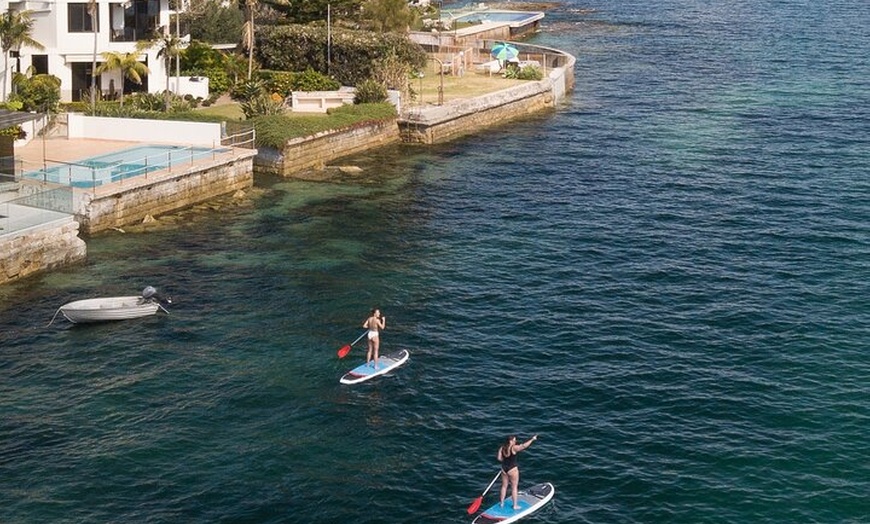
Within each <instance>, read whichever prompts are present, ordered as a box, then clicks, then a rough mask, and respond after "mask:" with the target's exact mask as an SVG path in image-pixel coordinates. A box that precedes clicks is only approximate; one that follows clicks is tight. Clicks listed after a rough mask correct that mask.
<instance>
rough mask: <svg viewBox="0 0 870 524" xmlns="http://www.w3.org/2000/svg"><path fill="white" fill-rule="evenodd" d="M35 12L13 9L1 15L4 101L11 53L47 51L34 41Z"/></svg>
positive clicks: (0, 35) (0, 34) (0, 46)
mask: <svg viewBox="0 0 870 524" xmlns="http://www.w3.org/2000/svg"><path fill="white" fill-rule="evenodd" d="M32 15H33V11H21V12H18V13H16V12H13V11H12V10H11V9H10V10H9V11H6V12H5V13H3V14H2V15H0V49H2V50H3V100H4V101H5V100H6V85H7V84H8V83H9V78H8V76H9V51H12V50H13V49H20V48H21V47H22V46H30V47H33V48H35V49H45V46H43V45H42V44H40V43H39V42H37V41H36V40H34V39H33V18H32Z"/></svg>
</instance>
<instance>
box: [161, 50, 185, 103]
mask: <svg viewBox="0 0 870 524" xmlns="http://www.w3.org/2000/svg"><path fill="white" fill-rule="evenodd" d="M181 43H182V42H181V39H180V38H178V36H176V35H172V34H168V35H163V37H161V38H160V39H159V40H157V45H158V46H159V47H160V50H159V51H157V56H158V57H160V58H163V60H164V62H165V63H166V91H165V92H164V93H163V100H164V105H165V109H164V110H165V111H166V112H167V113H168V112H169V101H170V98H171V97H170V92H169V76H170V75H171V74H172V73H171V69H172V59H173V58H174V59H175V60H176V61H177V60H179V59H180V55H181ZM176 82H178V79H177V78H176Z"/></svg>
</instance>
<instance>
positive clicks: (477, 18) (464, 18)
mask: <svg viewBox="0 0 870 524" xmlns="http://www.w3.org/2000/svg"><path fill="white" fill-rule="evenodd" d="M543 15H544V14H543V13H533V12H526V11H476V12H473V13H468V14H465V15H460V16H457V17H456V18H454V20H455V21H456V22H465V23H483V22H513V23H516V22H526V23H529V22H533V21H534V20H537V19H539V18H543Z"/></svg>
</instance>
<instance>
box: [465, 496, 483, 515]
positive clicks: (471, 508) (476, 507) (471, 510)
mask: <svg viewBox="0 0 870 524" xmlns="http://www.w3.org/2000/svg"><path fill="white" fill-rule="evenodd" d="M481 502H483V497H477V498H476V499H474V502H472V503H471V505H470V506H468V510H467V511H468V514H469V515H471V514H472V513H474V512H475V511H477V510H479V509H480V503H481Z"/></svg>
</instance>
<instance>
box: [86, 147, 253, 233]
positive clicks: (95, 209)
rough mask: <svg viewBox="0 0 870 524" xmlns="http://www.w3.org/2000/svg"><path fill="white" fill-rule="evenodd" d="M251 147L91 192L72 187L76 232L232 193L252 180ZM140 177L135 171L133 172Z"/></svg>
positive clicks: (105, 227)
mask: <svg viewBox="0 0 870 524" xmlns="http://www.w3.org/2000/svg"><path fill="white" fill-rule="evenodd" d="M255 154H256V150H247V151H246V152H242V153H239V152H238V150H237V152H236V153H235V158H233V159H223V160H219V161H216V162H207V163H205V164H203V163H201V162H198V163H195V164H193V165H191V166H188V167H187V168H185V169H181V170H177V171H175V172H172V173H162V174H159V175H156V176H152V175H150V174H149V175H148V176H149V178H148V179H144V180H135V182H132V180H133V179H131V182H130V184H135V185H126V184H118V185H115V184H113V185H112V186H116V187H109V186H106V187H99V188H97V190H96V191H93V192H82V193H80V194H78V192H77V204H76V219H77V220H79V222H80V223H81V225H82V232H83V233H85V234H87V235H93V234H95V233H99V232H100V231H105V230H108V229H111V228H116V227H123V226H125V225H129V224H136V223H140V222H142V220H143V219H144V218H145V217H146V216H148V215H152V216H156V215H159V214H162V213H169V212H172V211H176V210H179V209H183V208H186V207H190V206H192V205H195V204H199V203H202V202H206V201H208V200H209V199H212V198H214V197H217V196H221V195H226V194H228V193H234V192H236V191H238V190H244V189H248V188H250V187H252V186H253V185H254V174H253V157H254V155H255ZM137 178H140V177H137Z"/></svg>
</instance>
